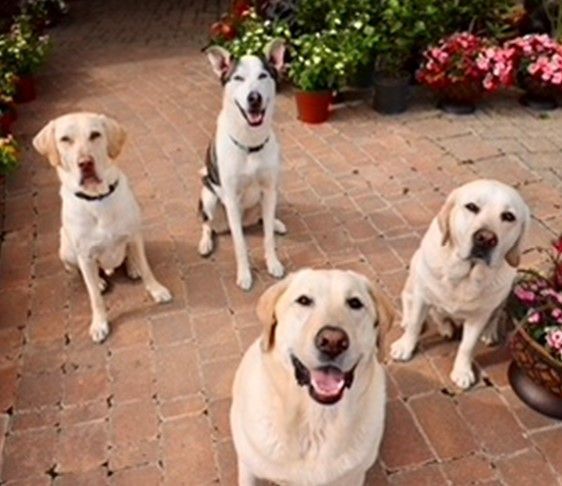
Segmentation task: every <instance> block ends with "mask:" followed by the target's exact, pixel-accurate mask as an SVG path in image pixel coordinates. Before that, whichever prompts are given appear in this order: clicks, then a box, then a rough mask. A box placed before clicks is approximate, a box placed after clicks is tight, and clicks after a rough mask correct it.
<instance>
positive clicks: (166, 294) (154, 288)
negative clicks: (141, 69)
mask: <svg viewBox="0 0 562 486" xmlns="http://www.w3.org/2000/svg"><path fill="white" fill-rule="evenodd" d="M147 290H148V293H149V294H150V296H151V297H152V298H153V299H154V301H155V302H159V303H164V302H170V301H171V300H172V293H171V292H170V291H169V290H168V289H167V288H166V287H164V286H163V285H162V284H159V283H153V284H152V285H150V287H147Z"/></svg>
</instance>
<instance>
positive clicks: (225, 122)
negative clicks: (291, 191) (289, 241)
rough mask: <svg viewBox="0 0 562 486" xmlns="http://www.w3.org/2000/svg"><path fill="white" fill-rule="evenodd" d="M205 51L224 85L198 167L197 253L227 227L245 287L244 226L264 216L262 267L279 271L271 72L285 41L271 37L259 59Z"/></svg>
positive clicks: (205, 251) (280, 227)
mask: <svg viewBox="0 0 562 486" xmlns="http://www.w3.org/2000/svg"><path fill="white" fill-rule="evenodd" d="M206 52H207V55H208V57H209V60H210V62H211V65H212V67H213V70H214V71H215V73H216V74H217V75H218V76H219V77H220V79H221V82H222V84H223V86H224V97H223V105H222V110H221V112H220V114H219V116H218V120H217V131H216V134H215V137H214V139H213V140H212V141H211V143H210V145H209V147H208V149H207V158H206V167H204V168H203V170H202V171H201V175H202V178H203V188H202V190H201V199H200V202H199V205H200V211H201V216H202V219H203V231H202V235H201V240H200V242H199V253H200V254H201V255H202V256H208V255H210V254H211V252H212V251H213V248H214V241H213V233H214V232H220V231H225V230H227V229H230V232H231V234H232V238H233V241H234V251H235V254H236V266H237V276H236V283H237V284H238V286H239V287H241V288H242V289H244V290H248V289H249V288H250V287H251V285H252V273H251V271H250V263H249V258H248V251H247V249H246V243H245V241H244V234H243V227H244V226H249V225H251V224H254V223H257V222H258V221H259V219H261V220H262V221H263V232H264V248H265V260H266V264H267V270H268V272H269V273H270V274H271V275H273V276H274V277H281V276H283V273H284V268H283V265H282V264H281V262H280V261H279V259H278V258H277V254H276V251H275V241H274V232H277V233H280V234H284V233H285V232H286V228H285V225H284V224H283V223H282V222H281V221H279V220H278V219H276V218H275V207H276V205H277V179H278V175H279V169H280V154H279V145H278V144H277V140H276V138H275V134H274V133H273V130H272V126H271V125H272V119H273V108H274V102H275V87H276V77H277V75H278V74H279V72H280V71H281V69H282V67H283V57H284V53H285V47H284V44H283V42H282V41H281V40H274V41H272V42H270V43H269V44H268V46H267V47H266V48H265V50H264V55H265V57H264V58H263V59H261V58H259V57H257V56H243V57H242V58H241V59H240V60H238V61H235V60H234V59H233V57H232V56H231V54H230V53H229V52H228V51H227V50H225V49H224V48H222V47H219V46H211V47H209V48H208V49H207V50H206ZM260 206H261V211H259V208H260Z"/></svg>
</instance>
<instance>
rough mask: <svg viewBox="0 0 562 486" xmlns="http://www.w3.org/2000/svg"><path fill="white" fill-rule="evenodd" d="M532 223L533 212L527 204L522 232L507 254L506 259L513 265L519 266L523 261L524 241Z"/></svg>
mask: <svg viewBox="0 0 562 486" xmlns="http://www.w3.org/2000/svg"><path fill="white" fill-rule="evenodd" d="M530 224H531V214H530V211H529V208H528V207H527V206H525V215H524V217H523V224H522V225H521V232H520V233H519V236H518V237H517V240H516V241H515V243H514V245H513V246H512V247H511V248H510V249H509V251H508V252H507V253H506V254H505V260H506V262H507V263H509V264H510V265H511V266H512V267H514V268H517V267H518V266H519V262H521V251H522V246H523V241H524V240H525V235H526V234H527V231H528V230H529V226H530Z"/></svg>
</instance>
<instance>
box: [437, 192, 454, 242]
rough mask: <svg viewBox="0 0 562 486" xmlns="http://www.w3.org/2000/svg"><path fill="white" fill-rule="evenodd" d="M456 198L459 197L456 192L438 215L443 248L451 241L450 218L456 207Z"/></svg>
mask: <svg viewBox="0 0 562 486" xmlns="http://www.w3.org/2000/svg"><path fill="white" fill-rule="evenodd" d="M456 197H457V195H456V190H455V191H453V192H451V194H449V195H448V196H447V200H446V201H445V204H443V206H442V207H441V209H440V210H439V213H438V214H437V224H438V226H439V230H440V231H441V235H442V238H441V246H445V245H446V244H447V243H448V242H449V240H450V239H451V229H450V217H451V211H452V210H453V207H454V206H455V199H456Z"/></svg>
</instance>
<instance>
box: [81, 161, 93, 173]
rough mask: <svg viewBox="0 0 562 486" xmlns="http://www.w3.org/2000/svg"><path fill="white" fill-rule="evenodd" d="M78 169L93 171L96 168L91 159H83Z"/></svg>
mask: <svg viewBox="0 0 562 486" xmlns="http://www.w3.org/2000/svg"><path fill="white" fill-rule="evenodd" d="M78 167H80V169H82V170H86V171H87V170H92V169H93V168H94V160H93V159H91V158H87V159H81V160H80V161H79V162H78Z"/></svg>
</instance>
